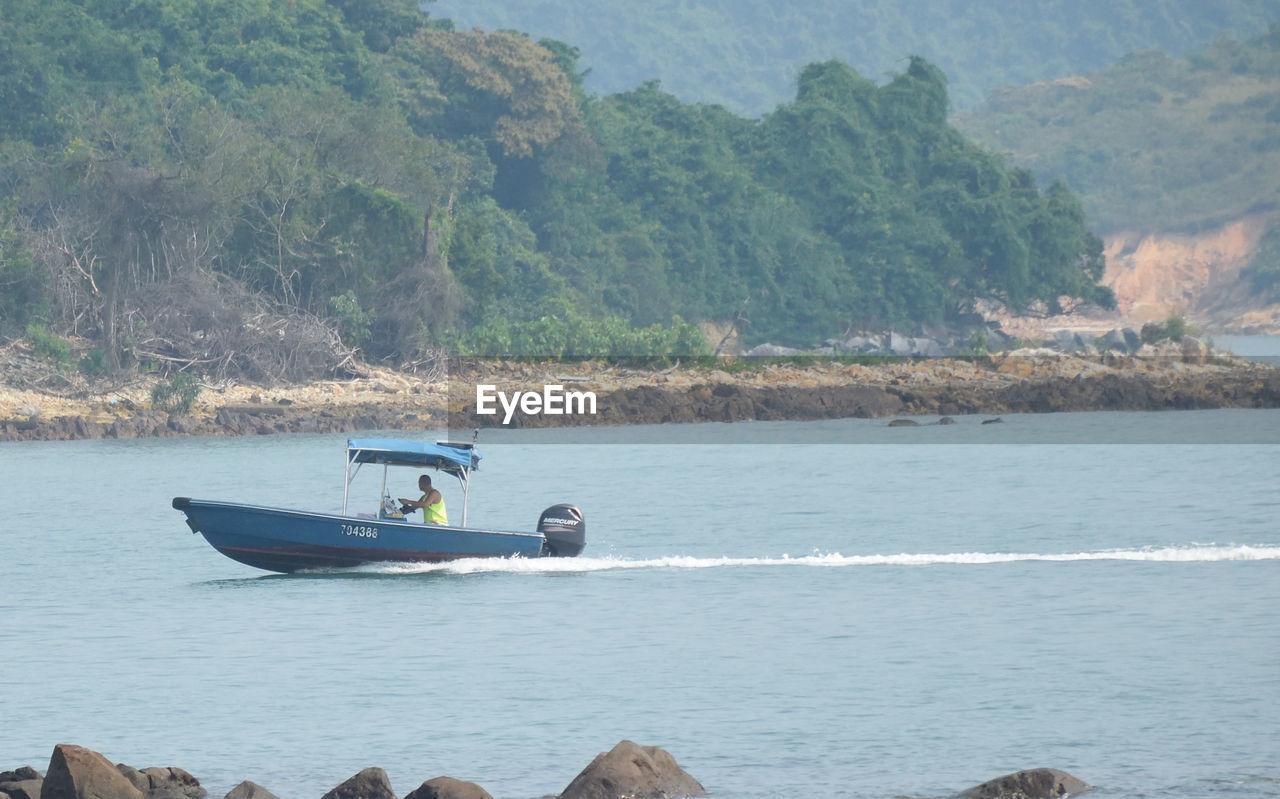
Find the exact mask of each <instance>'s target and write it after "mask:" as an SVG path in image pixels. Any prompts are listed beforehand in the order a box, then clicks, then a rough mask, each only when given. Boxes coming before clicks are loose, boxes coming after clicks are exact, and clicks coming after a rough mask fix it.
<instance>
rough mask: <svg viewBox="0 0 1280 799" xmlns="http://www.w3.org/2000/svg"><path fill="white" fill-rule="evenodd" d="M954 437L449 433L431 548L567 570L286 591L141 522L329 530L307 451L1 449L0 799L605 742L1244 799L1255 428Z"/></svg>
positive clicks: (315, 789) (544, 784)
mask: <svg viewBox="0 0 1280 799" xmlns="http://www.w3.org/2000/svg"><path fill="white" fill-rule="evenodd" d="M989 419H990V417H957V419H956V422H957V423H956V424H954V425H951V426H945V427H944V426H938V425H935V424H931V422H934V421H936V419H920V420H917V421H919V422H921V423H922V424H921V426H919V427H907V428H888V427H887V426H886V424H885V420H849V421H840V422H814V423H790V424H760V425H692V426H666V427H663V426H658V427H636V428H612V429H608V430H594V431H579V432H576V433H569V432H566V431H535V432H526V433H520V432H486V433H484V434H482V435H481V438H480V448H481V451H482V453H483V455H484V460H483V462H482V466H481V469H480V471H479V472H478V473H477V474H476V475H475V479H474V482H473V488H472V492H471V502H470V508H469V511H470V519H469V521H470V522H471V523H473V524H478V525H486V526H495V527H501V528H514V529H529V528H531V527H532V526H533V524H534V522H535V520H536V518H537V516H538V513H539V512H540V511H541V510H542V508H544V507H546V506H548V505H551V504H554V503H556V502H562V501H568V502H573V503H576V504H579V505H580V506H581V507H582V508H583V509H584V510H585V513H586V518H587V523H588V530H587V535H588V544H587V549H586V551H585V552H584V553H583V555H582V556H581V557H579V558H576V559H565V560H560V559H541V560H524V561H463V562H458V563H454V564H450V565H444V566H424V565H413V566H409V565H400V566H380V567H369V568H361V569H356V570H350V571H338V572H322V573H311V574H300V575H290V576H284V575H270V574H267V573H264V572H260V571H257V570H254V569H251V568H249V567H246V566H243V565H241V564H238V563H236V562H234V561H231V560H229V559H227V558H225V557H223V556H222V555H220V554H218V553H217V552H216V551H214V550H213V549H212V548H211V547H209V546H208V545H207V544H206V543H205V541H204V540H203V538H202V537H201V536H198V535H193V534H191V533H190V532H189V530H188V529H187V527H186V525H185V523H184V520H183V517H182V515H181V514H180V513H179V512H177V511H175V510H173V509H172V508H171V507H170V499H171V498H172V497H173V496H175V495H187V496H193V497H201V498H209V499H226V500H235V501H244V502H255V503H264V504H273V505H282V506H286V507H298V508H306V509H315V510H336V509H338V508H340V507H341V493H342V468H343V464H342V457H343V444H344V438H343V437H341V436H302V435H283V436H259V437H250V438H239V439H200V438H193V439H182V440H145V441H81V442H57V443H9V444H3V445H0V469H2V479H0V507H2V508H3V509H4V519H3V522H0V642H2V643H3V653H4V654H3V658H2V660H0V707H2V708H3V709H4V721H3V723H0V770H2V769H8V768H14V767H16V766H19V765H23V764H30V765H33V766H35V767H37V768H39V769H40V770H42V771H43V770H44V769H45V768H47V764H48V759H49V755H50V752H51V751H52V749H53V747H54V745H55V744H57V743H60V742H67V743H76V744H80V745H83V746H87V747H90V748H92V749H95V750H97V751H100V752H102V753H103V754H104V755H106V756H107V757H108V758H110V759H111V760H112V761H113V762H124V763H128V764H130V765H134V766H136V767H139V768H142V767H147V766H168V765H173V766H180V767H182V768H185V769H187V770H188V771H190V772H192V773H193V774H195V775H196V776H197V777H198V778H199V779H200V780H201V782H202V784H203V785H204V786H205V787H206V788H207V789H208V790H209V792H210V795H211V796H215V797H217V796H221V795H223V794H224V793H225V792H226V791H227V790H229V789H230V788H231V787H232V786H233V785H235V784H236V783H237V782H239V781H240V780H243V779H250V780H254V781H256V782H258V783H261V784H263V785H265V786H266V787H267V788H269V789H270V790H272V791H273V792H275V793H276V794H278V795H280V796H282V797H285V799H294V798H301V799H305V798H306V797H312V798H313V799H318V797H319V796H321V795H322V794H323V793H325V792H326V791H327V790H328V789H330V788H331V787H333V786H335V785H337V784H338V783H339V782H341V781H342V780H344V779H346V778H347V777H349V776H351V775H352V774H354V773H355V772H357V771H359V770H360V769H362V768H365V767H367V766H381V767H383V768H385V769H386V770H387V772H388V773H389V775H390V778H391V780H392V785H393V787H394V788H395V789H396V791H397V793H398V794H400V795H402V796H403V795H405V794H407V793H408V792H409V791H411V790H413V789H414V788H416V787H417V786H418V785H419V784H420V783H421V782H422V781H424V780H426V779H429V778H431V777H435V776H438V775H442V774H443V775H450V776H455V777H458V778H461V779H467V780H473V781H476V782H478V783H480V784H481V785H482V786H484V787H485V788H486V789H488V790H489V791H490V792H491V793H492V794H493V795H494V796H496V797H498V798H499V799H533V798H534V797H542V796H547V795H552V794H556V793H558V792H560V791H561V790H562V789H563V788H564V787H565V786H566V785H567V784H568V783H569V781H570V780H571V779H572V778H573V777H574V776H575V775H576V774H577V773H578V771H580V770H581V769H582V768H583V767H585V766H586V764H587V763H588V762H589V761H590V760H591V759H592V757H594V756H595V755H596V753H598V752H600V751H603V750H606V749H608V748H610V747H612V746H613V745H614V744H615V743H617V742H618V741H620V740H622V739H631V740H634V741H636V742H637V743H640V744H644V745H658V746H662V747H663V748H665V749H666V750H667V751H669V752H671V753H672V754H673V755H674V756H675V757H676V758H677V760H678V761H679V762H680V764H681V766H683V767H684V768H685V769H686V770H688V771H689V772H690V773H691V774H692V775H694V776H695V777H696V778H698V779H699V780H700V781H701V782H702V783H703V785H704V786H705V787H706V788H707V790H708V791H709V792H710V793H711V794H712V795H713V796H716V797H723V798H724V799H748V798H750V797H797V796H807V797H874V798H875V799H889V798H890V797H903V796H906V797H937V796H947V795H950V794H952V793H954V792H956V791H959V790H962V789H964V788H966V787H969V786H972V785H974V784H977V783H979V782H982V781H985V780H987V779H990V778H992V777H996V776H998V775H1001V774H1004V773H1007V772H1010V771H1014V770H1018V769H1023V768H1030V767H1036V766H1051V767H1056V768H1061V769H1065V770H1067V771H1069V772H1071V773H1073V774H1075V775H1076V776H1078V777H1080V778H1082V779H1084V780H1086V781H1087V782H1090V783H1092V784H1094V785H1096V786H1098V793H1097V794H1096V795H1097V796H1099V797H1136V796H1153V797H1154V796H1159V797H1206V796H1229V797H1250V798H1251V797H1276V796H1280V522H1278V521H1277V520H1278V519H1280V412H1277V411H1193V412H1166V413H1116V414H1110V413H1102V414H1045V415H1025V416H1023V415H1018V416H1006V417H1004V419H1003V421H1002V422H1001V423H999V424H991V425H984V424H982V422H983V421H988V420H989ZM419 435H421V434H419ZM455 435H456V434H455ZM426 437H427V438H431V437H433V436H432V435H431V434H427V435H426ZM391 478H392V483H391V485H390V486H389V492H390V493H391V494H392V496H400V495H403V496H410V495H412V494H413V493H414V490H413V489H414V484H415V475H414V474H413V473H411V472H401V473H399V474H397V472H396V471H394V470H393V471H392V472H391ZM380 480H381V472H380V471H379V472H377V473H376V474H375V473H374V472H372V471H370V472H368V473H366V474H362V475H361V476H360V478H359V479H358V480H357V485H356V486H355V487H353V490H352V505H353V510H359V509H361V508H363V507H364V506H367V509H368V510H373V509H374V508H375V507H376V505H377V500H378V494H379V491H380V488H381V486H380ZM437 482H438V483H439V484H440V485H441V486H442V487H443V488H444V489H445V496H446V499H447V500H448V504H449V509H450V512H451V514H453V516H454V518H455V519H456V518H457V517H458V515H459V514H460V512H461V495H460V493H459V491H458V490H457V488H456V486H453V485H450V484H449V482H448V481H445V480H439V481H437ZM362 503H363V504H362Z"/></svg>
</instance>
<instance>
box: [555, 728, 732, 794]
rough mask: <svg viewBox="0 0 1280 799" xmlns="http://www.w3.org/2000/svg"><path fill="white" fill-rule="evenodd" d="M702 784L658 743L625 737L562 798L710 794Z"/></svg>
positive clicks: (567, 790)
mask: <svg viewBox="0 0 1280 799" xmlns="http://www.w3.org/2000/svg"><path fill="white" fill-rule="evenodd" d="M706 795H707V792H706V791H705V790H704V789H703V787H702V784H701V783H700V782H698V781H697V780H696V779H694V778H693V777H691V776H690V775H689V774H688V773H687V772H686V771H685V770H684V769H682V768H680V766H679V765H678V764H677V763H676V759H675V758H674V757H672V756H671V755H670V754H668V753H667V752H665V751H664V750H662V749H659V748H658V747H656V746H639V745H637V744H635V743H633V742H631V741H622V742H620V743H619V744H618V745H617V746H615V747H613V749H610V750H609V751H608V752H601V753H600V754H598V755H596V758H595V760H592V761H591V764H590V765H589V766H587V767H586V768H585V769H583V771H582V773H581V774H579V775H578V776H577V777H575V778H574V779H573V782H571V783H569V787H567V788H565V789H564V791H563V792H562V793H561V794H560V799H623V798H624V797H625V798H626V799H679V797H684V796H706Z"/></svg>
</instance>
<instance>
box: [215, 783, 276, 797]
mask: <svg viewBox="0 0 1280 799" xmlns="http://www.w3.org/2000/svg"><path fill="white" fill-rule="evenodd" d="M223 799H280V797H278V796H276V795H275V794H273V793H272V792H271V791H268V790H267V789H266V788H263V787H262V786H261V785H259V784H258V783H256V782H250V781H249V780H245V781H244V782H242V783H240V784H239V785H237V786H236V787H234V788H232V789H231V790H230V791H227V795H226V796H225V797H223Z"/></svg>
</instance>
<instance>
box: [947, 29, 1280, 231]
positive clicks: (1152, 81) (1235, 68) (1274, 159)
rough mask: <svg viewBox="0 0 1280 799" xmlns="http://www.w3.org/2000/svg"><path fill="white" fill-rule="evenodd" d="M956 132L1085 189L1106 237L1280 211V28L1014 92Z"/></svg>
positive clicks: (960, 119)
mask: <svg viewBox="0 0 1280 799" xmlns="http://www.w3.org/2000/svg"><path fill="white" fill-rule="evenodd" d="M954 124H956V126H957V127H958V128H960V129H961V130H962V131H964V132H965V133H966V134H968V135H970V136H972V137H974V138H975V139H977V140H978V141H980V142H982V143H984V144H986V145H988V146H990V147H992V148H994V149H996V150H998V151H1003V152H1007V153H1009V154H1010V155H1011V156H1012V159H1013V161H1014V162H1015V163H1017V164H1019V165H1020V166H1023V167H1025V168H1027V169H1030V170H1031V171H1032V172H1033V173H1034V174H1035V175H1036V176H1037V177H1038V178H1040V179H1041V180H1045V181H1050V180H1055V179H1061V180H1063V181H1065V182H1066V183H1067V184H1068V185H1069V186H1071V187H1072V188H1073V189H1075V190H1077V191H1078V192H1080V194H1081V196H1082V199H1083V202H1084V205H1085V210H1086V212H1087V213H1088V216H1089V220H1090V223H1091V224H1092V225H1093V226H1094V228H1095V230H1098V231H1099V232H1101V233H1109V232H1115V231H1120V230H1144V231H1170V232H1184V233H1195V232H1198V231H1201V230H1205V229H1207V228H1210V227H1215V226H1218V225H1221V224H1224V223H1226V222H1230V221H1233V220H1235V219H1239V218H1240V217H1243V216H1244V215H1246V214H1251V213H1256V212H1258V211H1266V210H1269V209H1274V208H1277V207H1280V24H1277V25H1274V26H1272V28H1271V30H1270V31H1269V32H1268V33H1267V34H1266V35H1263V36H1260V37H1257V38H1254V39H1251V40H1249V41H1247V42H1236V41H1230V40H1220V41H1218V42H1216V43H1214V44H1213V45H1211V46H1209V47H1207V48H1205V49H1203V50H1200V51H1199V52H1196V53H1194V54H1192V55H1191V56H1189V57H1187V58H1173V57H1170V56H1168V55H1165V54H1164V53H1158V52H1146V53H1137V54H1134V55H1131V56H1128V57H1126V58H1124V59H1123V60H1121V61H1120V62H1119V63H1117V64H1116V65H1114V66H1112V67H1109V68H1107V69H1104V70H1101V71H1099V72H1095V73H1092V74H1089V75H1081V76H1076V77H1072V78H1064V79H1060V80H1055V81H1051V82H1047V83H1036V84H1032V85H1030V86H1022V87H1018V88H1011V89H1005V90H1003V91H1000V92H997V93H996V94H994V95H993V96H992V97H991V99H990V100H989V101H988V102H987V103H985V104H984V105H982V106H980V107H979V108H977V109H975V110H974V111H973V112H971V113H960V114H957V115H956V116H955V118H954Z"/></svg>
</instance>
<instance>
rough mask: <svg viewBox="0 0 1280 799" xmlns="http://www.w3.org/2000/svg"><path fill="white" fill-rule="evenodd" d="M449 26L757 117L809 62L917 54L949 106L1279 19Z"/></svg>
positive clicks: (885, 63)
mask: <svg viewBox="0 0 1280 799" xmlns="http://www.w3.org/2000/svg"><path fill="white" fill-rule="evenodd" d="M431 8H432V13H433V14H435V15H438V16H447V17H451V18H453V19H454V20H456V21H457V22H458V23H459V24H460V25H465V26H468V27H470V26H480V27H484V28H487V29H491V30H492V29H500V28H514V29H517V30H521V31H526V32H528V33H530V34H531V35H533V36H534V37H535V38H540V37H551V38H554V39H559V40H561V41H567V42H572V43H573V44H574V45H575V46H576V47H578V48H579V49H581V51H582V63H583V65H584V66H585V67H587V68H588V69H590V73H589V75H588V76H587V88H588V89H589V90H590V91H592V92H595V93H599V94H612V93H615V92H620V91H627V90H629V89H632V88H634V87H635V86H637V85H639V84H640V83H643V82H647V81H650V80H655V79H657V80H661V81H662V86H663V88H664V89H666V90H667V91H670V92H671V93H673V94H675V95H676V96H678V97H680V98H681V99H683V100H685V101H687V102H705V103H721V104H723V105H725V106H726V107H727V108H729V109H731V110H733V111H734V112H736V113H742V114H747V115H750V116H759V115H760V114H763V113H766V112H768V111H771V110H773V108H774V106H775V105H777V104H778V103H781V102H784V101H787V100H790V99H791V97H793V96H794V92H795V78H796V75H798V74H799V73H800V70H801V69H802V68H803V67H804V66H805V65H807V64H810V63H812V62H815V61H822V60H826V59H828V58H838V59H840V60H841V61H843V62H845V63H847V64H849V65H851V66H853V67H854V68H855V69H857V70H858V71H859V72H861V73H862V74H864V75H867V76H869V77H871V78H872V79H874V80H880V79H881V78H882V77H883V76H885V75H887V74H890V73H894V72H900V71H902V70H903V69H904V68H905V66H906V56H907V55H908V54H911V53H915V54H919V55H921V56H923V57H925V58H926V59H928V60H929V61H931V62H932V63H934V64H936V65H937V66H938V67H940V68H941V69H942V71H943V72H944V73H945V74H946V75H947V76H948V77H950V78H951V98H952V103H953V104H954V106H955V107H956V108H969V107H972V106H974V105H976V104H977V103H979V102H980V101H981V100H982V99H983V98H984V97H985V96H986V95H987V93H988V92H990V91H992V90H994V89H997V88H999V87H1001V86H1007V85H1019V84H1026V83H1032V82H1035V81H1041V80H1052V79H1054V78H1060V77H1063V76H1065V75H1074V74H1078V73H1081V72H1092V71H1094V70H1097V69H1101V68H1103V67H1105V66H1108V65H1110V64H1111V63H1112V62H1114V61H1116V60H1118V59H1120V58H1121V57H1123V56H1125V55H1127V54H1128V53H1131V52H1135V51H1139V50H1163V51H1165V52H1167V53H1170V54H1173V55H1175V56H1179V55H1183V54H1186V53H1187V52H1189V51H1191V50H1192V49H1195V48H1197V47H1200V46H1202V45H1204V44H1205V43H1206V42H1208V41H1210V40H1212V39H1214V38H1216V37H1219V36H1223V35H1235V36H1239V37H1248V36H1253V35H1256V34H1257V33H1259V32H1261V31H1263V30H1266V27H1267V25H1269V24H1270V23H1272V22H1275V21H1277V20H1280V5H1277V3H1276V2H1275V0H989V1H988V2H973V1H972V0H795V1H794V2H789V3H778V2H768V1H767V0H703V1H702V2H697V3H687V2H676V1H675V0H655V1H654V2H649V3H634V2H623V1H622V0H607V2H593V3H581V2H574V0H540V2H537V3H530V2H526V1H525V0H435V2H434V4H433V5H432V6H431Z"/></svg>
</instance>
